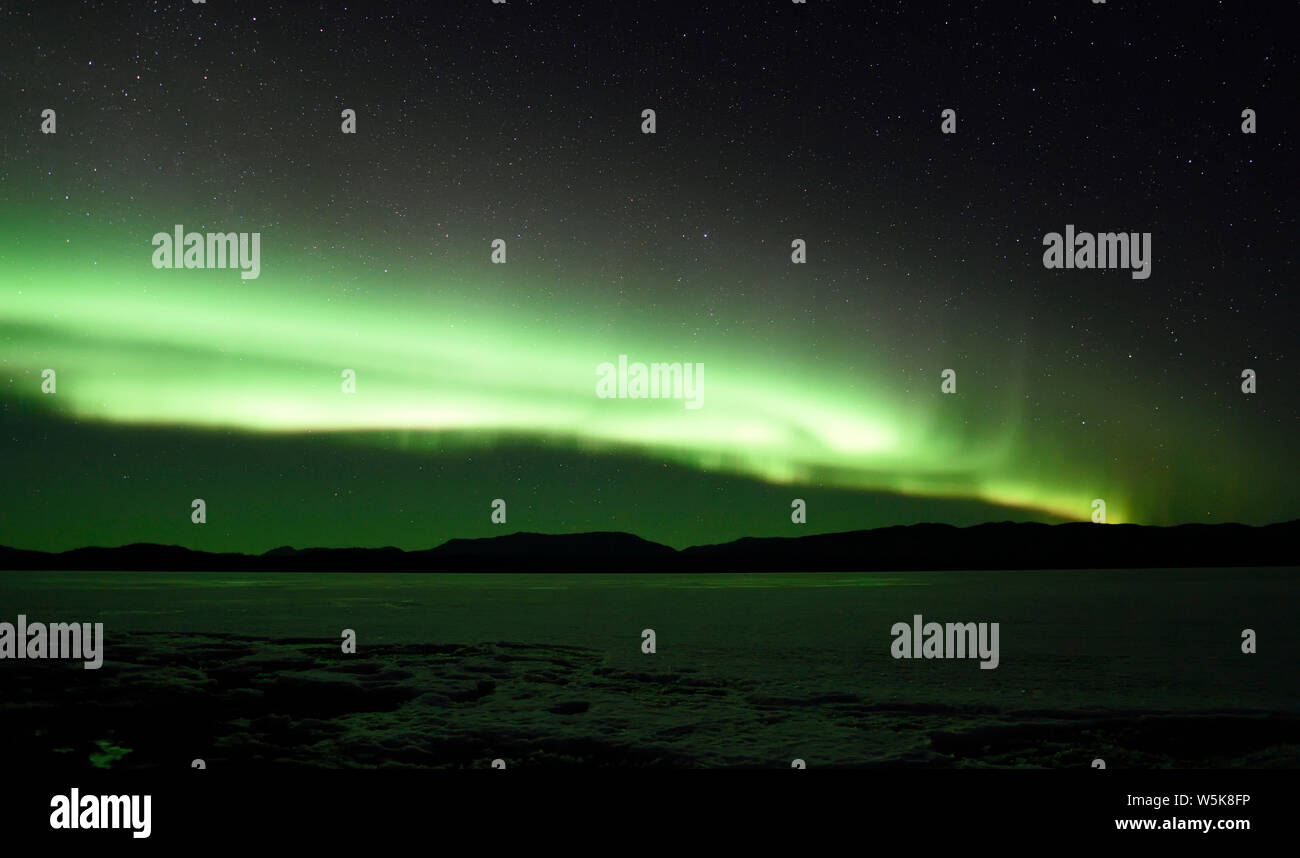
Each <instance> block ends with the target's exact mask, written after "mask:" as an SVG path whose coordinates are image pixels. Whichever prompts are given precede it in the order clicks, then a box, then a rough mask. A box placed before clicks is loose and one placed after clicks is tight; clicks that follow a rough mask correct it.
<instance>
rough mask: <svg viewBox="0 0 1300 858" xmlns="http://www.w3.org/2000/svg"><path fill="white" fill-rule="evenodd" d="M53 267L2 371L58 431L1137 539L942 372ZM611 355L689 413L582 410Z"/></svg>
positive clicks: (454, 297) (314, 292)
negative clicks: (707, 491)
mask: <svg viewBox="0 0 1300 858" xmlns="http://www.w3.org/2000/svg"><path fill="white" fill-rule="evenodd" d="M165 228H167V227H166V226H165V225H164V226H160V227H159V229H165ZM196 228H197V227H196ZM187 229H189V227H188V226H187ZM54 247H57V245H56V244H54V243H53V241H52V239H50V238H49V237H48V236H46V242H44V246H42V242H39V241H37V242H33V243H31V244H29V245H24V246H20V247H19V248H17V249H15V250H13V251H11V252H10V253H9V254H8V259H7V260H6V262H7V267H6V268H5V269H4V271H5V273H4V275H3V280H2V281H0V332H3V336H0V366H3V367H5V368H6V370H7V371H8V374H9V375H10V376H12V377H14V378H16V379H17V382H18V383H17V384H15V385H13V386H12V387H13V389H14V392H15V393H16V394H17V395H19V396H23V397H25V398H29V399H31V400H39V402H38V403H36V404H38V405H39V406H40V407H42V408H47V409H49V410H51V412H52V413H53V414H55V415H58V416H62V417H64V418H74V419H77V420H81V421H87V420H96V421H110V422H114V423H120V424H136V425H155V426H185V427H198V428H208V429H235V430H240V431H245V432H254V433H301V432H318V433H319V432H329V433H336V435H337V437H338V439H339V440H340V441H341V442H346V443H369V444H381V445H387V446H390V447H394V448H398V449H409V450H411V451H413V452H415V453H418V452H419V451H421V450H423V449H426V448H433V447H443V448H445V447H446V446H447V445H448V443H451V444H455V445H465V446H468V447H474V446H478V447H486V446H491V445H493V444H497V443H501V442H503V441H506V440H509V441H510V442H511V443H518V442H520V441H523V442H525V443H529V442H532V443H543V442H544V443H546V444H548V445H551V446H555V445H561V446H567V447H569V448H571V449H576V450H581V451H590V452H597V453H601V452H619V453H629V452H630V453H634V454H638V455H644V456H647V457H652V458H656V459H659V460H671V461H675V462H678V463H681V464H684V465H688V466H690V467H694V468H698V469H701V470H705V471H716V472H721V473H730V474H735V475H743V476H749V477H754V478H758V479H761V480H764V481H767V482H769V483H774V484H808V483H815V484H820V485H823V486H828V487H836V488H844V489H853V490H869V491H888V492H898V493H903V494H908V495H916V496H927V497H945V498H967V499H978V500H981V501H984V502H989V503H994V504H998V505H1002V506H1006V507H1010V508H1017V509H1021V510H1029V511H1034V512H1036V513H1039V514H1042V515H1047V516H1050V517H1059V518H1063V519H1073V520H1082V519H1087V517H1088V516H1089V514H1090V505H1091V502H1092V499H1093V498H1095V497H1102V498H1105V500H1106V503H1107V519H1108V521H1110V522H1112V523H1115V522H1123V521H1129V520H1132V519H1131V518H1130V517H1129V512H1130V510H1129V502H1128V498H1127V493H1126V491H1125V487H1124V485H1123V483H1122V482H1120V481H1118V480H1117V478H1116V475H1114V474H1106V473H1104V469H1101V470H1100V471H1099V472H1097V473H1092V472H1089V471H1088V470H1087V469H1086V468H1084V467H1082V466H1078V465H1071V464H1068V463H1069V461H1070V459H1069V457H1067V456H1064V455H1061V454H1060V452H1056V453H1055V454H1054V455H1053V452H1052V451H1048V452H1047V455H1049V456H1052V461H1054V462H1055V463H1056V464H1054V465H1053V467H1051V468H1050V469H1047V468H1042V467H1030V466H1028V465H1025V464H1023V462H1024V461H1025V457H1024V456H1023V453H1024V451H1025V450H1026V449H1027V447H1028V446H1030V444H1031V441H1032V439H1027V438H1025V437H1024V434H1023V427H1022V426H1020V425H1018V424H1020V423H1023V421H1017V420H1015V419H1014V415H1012V418H1013V419H1007V410H1008V408H1013V407H1014V406H1013V405H1007V404H1006V403H1003V404H1002V405H1001V406H999V407H998V408H996V409H995V410H997V411H999V412H1001V413H1000V415H999V418H998V419H997V420H990V421H983V422H981V421H978V420H976V421H972V420H970V419H965V420H955V419H954V418H953V416H952V415H953V414H954V412H953V411H952V410H951V408H950V407H949V405H948V402H949V401H952V400H956V399H958V398H959V397H960V394H959V396H958V397H947V396H942V395H941V394H940V393H939V390H938V387H939V384H938V369H937V368H936V369H935V370H934V383H933V384H929V383H928V382H927V384H926V390H925V391H924V393H922V392H919V391H917V390H916V389H914V388H913V389H909V390H903V389H900V388H899V386H898V385H896V384H887V383H883V382H880V383H875V384H873V383H872V380H871V377H874V376H871V374H867V375H868V376H871V377H867V378H864V373H863V372H861V371H860V370H859V371H857V372H853V373H848V372H845V371H843V370H839V371H837V369H836V366H835V364H834V363H831V362H826V363H823V362H821V361H818V362H817V363H816V365H814V364H813V362H812V361H810V360H803V359H800V358H799V355H800V354H801V352H800V347H799V344H798V343H796V342H788V343H781V342H779V341H774V342H769V343H762V344H758V345H755V344H754V343H752V342H750V343H744V344H737V343H728V342H726V341H725V340H722V339H713V340H709V341H704V340H703V339H700V338H696V337H694V336H692V335H691V334H689V333H684V332H683V331H682V329H681V328H680V327H678V328H676V329H674V328H672V327H669V326H667V325H665V324H663V323H662V321H660V322H650V323H646V322H640V321H638V322H636V323H630V322H629V317H630V316H631V317H636V318H653V317H652V316H640V317H638V316H637V315H636V313H630V312H629V309H628V308H627V307H626V306H624V307H621V308H614V307H610V306H605V307H602V306H600V305H598V304H597V303H595V302H590V301H589V302H585V306H582V307H581V308H580V309H577V310H574V311H573V312H572V313H568V314H566V315H564V316H563V317H562V318H561V319H560V320H559V321H556V319H555V318H554V317H552V318H548V319H545V320H541V319H539V318H537V314H536V313H529V312H528V311H527V309H526V308H519V307H516V308H515V309H514V310H507V309H502V308H501V305H500V303H499V302H494V301H491V300H466V299H465V297H464V296H463V295H459V294H457V290H448V291H446V292H443V293H441V294H439V293H437V292H436V291H435V290H433V289H431V288H430V285H429V284H430V281H431V279H432V280H436V279H437V278H436V276H434V277H433V278H431V277H430V276H429V275H428V274H424V275H421V274H419V273H417V272H413V273H403V272H398V271H394V272H393V273H392V274H387V273H385V274H383V275H375V274H374V272H371V274H370V275H368V276H371V278H372V280H373V283H368V284H367V286H368V288H365V289H353V290H345V289H337V290H332V291H330V292H329V293H328V294H326V293H324V292H323V291H322V288H321V285H320V284H321V282H322V279H323V278H330V277H331V276H333V279H334V280H335V281H337V280H338V279H339V278H338V276H337V274H333V275H332V274H331V272H330V271H328V270H324V269H323V267H322V266H321V265H319V264H318V262H317V261H311V260H309V261H307V262H305V263H303V264H301V265H295V266H294V267H293V268H292V270H289V269H287V268H286V266H284V265H283V264H281V265H275V264H271V263H270V262H269V261H268V260H269V258H270V257H269V255H268V253H267V250H268V242H267V241H266V240H265V239H264V240H263V245H262V248H263V266H262V274H261V276H260V277H259V278H258V279H255V280H248V281H244V280H241V279H240V278H239V274H238V271H237V270H234V269H229V270H192V271H175V270H161V271H158V270H154V269H153V268H152V267H151V265H150V263H149V259H150V254H151V248H150V246H149V245H148V237H147V236H145V237H142V239H141V241H140V243H139V245H138V247H136V248H131V250H132V251H134V252H126V251H125V250H123V249H122V248H121V245H120V243H119V244H116V245H112V244H111V243H108V242H105V243H104V245H103V247H102V248H101V249H102V250H103V252H102V253H100V254H94V255H93V258H86V257H85V254H84V253H82V254H73V253H71V252H67V253H64V254H63V256H62V257H61V258H59V257H57V256H56V258H54V259H51V258H50V254H51V253H56V254H57V251H54V250H52V248H54ZM485 255H486V254H485ZM493 268H500V266H493ZM315 269H321V270H315ZM492 274H494V275H495V274H496V272H492ZM570 303H572V304H574V305H575V306H576V305H577V304H578V302H576V301H575V302H570ZM485 304H486V305H488V308H485V307H484V305H485ZM615 318H617V319H618V320H619V321H618V323H615V322H614V321H613V320H614V319H615ZM620 354H626V355H628V356H629V360H631V361H644V362H647V363H649V362H652V361H681V362H683V363H685V362H698V363H702V364H703V365H704V367H705V373H704V384H703V407H702V408H700V409H698V410H691V409H687V408H685V407H684V404H683V402H682V401H681V400H672V399H664V400H646V399H640V400H628V399H600V398H598V397H597V396H596V393H595V390H596V378H597V375H596V367H597V365H599V364H600V363H602V362H605V361H616V360H617V357H618V355H620ZM791 356H794V357H791ZM45 368H53V369H55V370H56V371H57V374H58V375H57V384H58V387H57V394H56V395H55V396H42V395H41V392H40V374H41V371H42V370H43V369H45ZM345 368H348V369H352V370H354V371H355V372H356V392H355V394H352V395H344V394H343V393H342V392H341V386H340V385H341V373H342V371H343V369H345ZM887 377H888V376H887V374H886V373H885V372H883V371H882V372H881V373H880V374H879V378H881V379H884V378H887ZM1013 393H1014V392H1011V393H1009V394H1008V395H1007V396H1006V399H1007V401H1008V402H1013V401H1014V396H1013ZM968 395H969V394H968ZM985 395H987V394H985ZM985 407H987V406H985ZM954 426H960V431H957V430H955V429H954ZM1032 443H1034V444H1041V443H1042V442H1041V441H1033V442H1032ZM1039 458H1040V459H1041V458H1042V457H1039ZM1108 480H1109V482H1108Z"/></svg>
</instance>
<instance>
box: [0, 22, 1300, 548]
mask: <svg viewBox="0 0 1300 858" xmlns="http://www.w3.org/2000/svg"><path fill="white" fill-rule="evenodd" d="M1288 5H1289V4H1269V3H1258V4H1242V3H1234V4H1223V5H1221V4H1208V3H1207V4H1202V3H1179V4H1164V3H1160V4H1149V3H1142V4H1139V3H1131V2H1120V0H1112V2H1110V3H1107V4H1101V5H1098V4H1093V3H1091V2H1088V0H1077V2H1061V3H1033V4H1013V3H996V4H995V3H971V2H963V3H955V4H941V3H938V2H933V3H931V2H925V3H920V2H912V3H883V2H882V3H872V2H861V3H857V2H831V0H809V2H808V3H807V4H803V5H796V4H792V3H790V2H786V0H747V2H735V3H728V2H676V3H649V2H647V3H631V2H626V3H624V2H618V3H607V2H601V3H594V2H558V0H555V2H534V3H529V2H524V0H509V2H508V3H506V4H504V5H496V4H492V3H491V2H489V0H439V2H432V3H409V4H395V3H384V2H370V0H368V2H357V3H351V4H349V5H348V6H343V5H334V4H316V3H283V4H276V3H271V4H267V3H250V2H238V3H235V2H223V0H211V2H208V3H206V4H202V5H195V4H192V3H190V2H189V0H183V2H182V0H171V2H160V3H153V4H150V3H134V2H131V3H108V2H103V3H62V2H46V3H39V4H37V3H20V4H6V6H5V8H4V9H3V10H2V11H0V22H2V24H3V26H2V32H3V36H0V44H3V47H4V50H3V56H0V118H2V119H3V124H2V125H0V155H2V156H3V169H2V170H0V544H6V545H14V546H18V547H23V548H39V549H49V550H55V549H66V548H72V547H77V546H82V545H92V544H98V545H119V544H125V543H130V542H137V541H149V542H164V543H175V544H181V545H187V546H190V547H194V548H202V549H208V550H235V551H250V552H259V551H263V550H266V549H269V548H272V547H275V546H278V545H284V544H292V545H296V546H299V547H303V546H309V545H320V546H345V545H356V546H381V545H396V546H399V547H403V548H424V547H429V546H431V545H436V544H438V543H440V542H442V541H443V540H445V539H448V538H451V537H456V536H488V535H494V534H499V533H502V532H511V531H515V530H529V531H540V532H571V531H584V530H626V531H629V532H633V533H636V534H638V535H640V536H643V537H645V538H647V539H653V540H657V541H661V542H664V543H667V544H671V545H675V546H679V547H680V546H685V545H689V544H699V543H706V542H719V541H724V540H729V539H734V538H737V537H740V536H746V535H754V536H763V535H800V534H805V533H815V532H823V531H835V530H847V529H856V528H866V527H878V526H884V525H890V524H906V523H913V522H920V521H945V522H951V523H953V524H959V525H968V524H974V523H978V522H982V521H990V520H996V521H1000V520H1006V519H1011V520H1037V521H1051V522H1055V521H1064V520H1088V519H1089V517H1090V515H1091V513H1092V506H1091V505H1092V501H1093V499H1094V498H1101V499H1104V500H1105V501H1106V504H1107V519H1108V521H1110V522H1112V523H1115V522H1135V523H1143V524H1160V525H1168V524H1177V523H1182V522H1192V521H1196V522H1223V521H1241V522H1246V523H1251V524H1265V523H1270V522H1275V521H1283V520H1288V519H1292V518H1295V517H1297V514H1298V513H1300V488H1298V487H1297V480H1296V468H1295V461H1296V458H1295V450H1296V443H1295V438H1296V433H1297V428H1298V427H1297V423H1298V420H1297V418H1298V417H1300V394H1298V393H1297V390H1296V374H1295V349H1294V344H1295V336H1296V327H1297V321H1298V320H1300V313H1298V312H1297V310H1298V307H1297V301H1296V297H1295V292H1294V288H1293V287H1294V285H1295V280H1296V272H1295V263H1294V251H1295V246H1296V244H1295V239H1294V231H1295V224H1294V211H1295V208H1294V203H1295V199H1296V194H1295V188H1296V183H1295V174H1294V168H1295V162H1294V158H1293V157H1292V148H1291V145H1290V138H1293V136H1294V133H1295V130H1294V120H1293V118H1292V117H1293V116H1294V115H1295V112H1296V110H1297V106H1298V105H1297V103H1296V97H1295V93H1296V87H1295V82H1296V79H1297V76H1296V69H1295V62H1294V55H1293V53H1292V48H1291V43H1292V42H1293V33H1294V31H1293V28H1292V27H1291V26H1290V25H1289V24H1284V22H1283V21H1282V20H1280V19H1273V18H1270V17H1269V16H1271V15H1278V14H1281V10H1282V9H1284V8H1286V7H1287V6H1288ZM46 108H50V109H53V110H55V111H56V114H57V130H56V133H53V134H44V133H42V132H41V122H42V119H41V112H42V110H44V109H46ZM647 108H650V109H653V110H654V111H656V114H657V115H656V121H657V130H656V133H654V134H643V133H642V111H643V110H645V109H647ZM947 108H951V109H953V110H955V111H956V122H957V126H956V127H957V131H956V133H955V134H943V133H941V130H940V124H941V115H940V114H941V111H943V110H944V109H947ZM1246 108H1250V109H1253V110H1254V111H1255V112H1256V114H1257V122H1258V131H1257V133H1255V134H1244V133H1242V130H1241V125H1242V118H1241V114H1242V111H1243V110H1244V109H1246ZM344 109H352V110H355V111H356V115H357V123H356V127H357V133H356V134H343V133H341V131H340V125H341V122H342V119H341V116H340V114H341V112H342V111H343V110H344ZM176 224H183V225H184V228H185V230H186V231H187V232H188V231H198V232H201V233H207V232H250V233H251V232H259V233H260V234H261V244H260V265H261V272H260V276H259V277H257V278H256V279H243V278H241V277H240V273H239V271H238V270H237V269H219V270H185V269H182V270H174V269H172V270H168V269H162V270H158V269H155V268H154V267H153V265H152V262H151V259H152V257H153V253H154V247H153V245H152V244H151V238H152V236H153V235H154V234H155V233H157V232H167V233H170V232H171V231H172V230H173V227H174V225H176ZM1067 224H1073V225H1074V226H1075V228H1076V229H1077V230H1078V231H1081V232H1082V231H1088V232H1136V233H1147V232H1149V233H1151V245H1152V253H1153V260H1152V268H1151V276H1150V277H1149V278H1148V279H1144V280H1140V279H1133V278H1132V277H1131V276H1130V272H1129V271H1128V270H1126V269H1125V270H1048V269H1046V268H1045V267H1044V264H1043V253H1044V247H1043V237H1044V235H1046V234H1047V233H1049V232H1063V231H1064V230H1065V229H1066V226H1067ZM497 238H501V239H504V240H505V241H506V245H507V262H506V263H505V264H493V263H492V261H491V252H492V247H491V243H492V241H493V239H497ZM795 239H803V240H805V241H806V242H807V263H806V264H794V263H793V262H792V261H791V252H792V251H791V242H792V241H793V240H795ZM619 355H627V356H628V359H629V360H630V361H644V362H652V361H665V362H673V361H680V362H683V363H700V364H703V366H704V368H705V369H704V377H703V387H702V400H701V401H702V407H700V408H698V409H691V408H686V407H684V402H683V401H682V400H681V399H659V400H652V399H617V398H615V399H601V398H598V397H597V396H596V381H597V379H598V376H597V373H596V369H597V367H598V366H599V365H600V364H602V363H604V362H615V361H617V360H618V357H619ZM47 368H52V369H54V370H56V373H57V389H56V392H55V393H53V394H44V393H42V389H41V388H42V371H43V370H44V369H47ZM344 369H353V370H354V371H355V373H356V392H355V393H352V394H345V393H343V392H342V390H341V387H340V385H341V373H342V371H343V370H344ZM945 369H953V370H954V371H955V372H956V390H957V392H956V393H955V394H944V393H942V392H941V389H940V385H941V381H942V379H941V373H942V372H943V370H945ZM1244 369H1252V370H1254V371H1255V373H1256V374H1257V384H1258V391H1257V392H1256V393H1254V394H1246V393H1243V392H1242V389H1241V385H1242V371H1243V370H1244ZM194 498H203V499H204V500H205V501H206V502H207V507H208V521H207V523H206V524H203V525H196V524H193V523H191V520H190V502H191V500H192V499H194ZM494 498H502V499H504V500H505V501H506V502H507V508H508V520H507V524H505V525H494V524H492V523H491V521H490V519H489V515H490V512H491V509H490V504H491V502H492V500H493V499H494ZM794 498H803V499H805V500H806V501H807V504H808V522H807V524H806V525H797V524H793V523H792V522H791V519H790V511H791V506H790V505H791V500H792V499H794Z"/></svg>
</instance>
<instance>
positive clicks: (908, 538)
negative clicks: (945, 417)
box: [0, 519, 1300, 572]
mask: <svg viewBox="0 0 1300 858" xmlns="http://www.w3.org/2000/svg"><path fill="white" fill-rule="evenodd" d="M941 532H942V533H943V534H944V535H945V536H946V537H947V538H936V537H938V535H939V533H941ZM1230 533H1231V534H1235V538H1231V537H1230ZM1221 537H1222V538H1221ZM1297 545H1300V519H1292V520H1290V521H1285V522H1275V523H1273V524H1266V525H1248V524H1240V523H1234V522H1224V523H1202V522H1189V523H1185V524H1176V525H1143V524H1114V525H1109V526H1106V527H1100V528H1097V527H1093V523H1092V522H1063V523H1058V524H1047V523H1043V522H1032V521H1031V522H1013V521H1001V522H984V523H982V524H975V525H968V526H965V527H959V526H957V525H952V524H944V523H939V522H922V523H917V524H896V525H889V526H886V527H879V528H870V529H865V530H850V531H838V532H831V533H815V534H808V535H803V536H745V537H740V538H738V539H734V540H730V541H728V542H723V543H712V544H705V545H694V546H689V547H687V548H682V549H677V548H673V547H671V546H668V545H663V544H661V543H658V542H653V541H651V540H647V539H644V538H643V537H640V536H637V535H636V534H632V533H627V532H624V531H583V532H577V533H549V534H548V533H537V532H532V531H515V532H512V533H509V534H502V535H499V536H484V537H454V538H451V539H448V540H446V541H445V542H443V543H441V544H439V545H437V546H434V547H431V548H424V549H415V550H406V549H402V548H397V547H395V546H383V547H379V548H361V547H351V548H320V547H312V548H294V547H292V546H288V545H285V546H279V547H277V548H272V549H269V550H267V551H264V552H262V553H260V554H246V553H242V552H214V551H205V550H201V549H193V548H187V547H185V546H181V545H163V544H160V543H152V542H135V543H129V544H126V545H121V546H116V547H103V546H86V547H82V548H71V549H66V550H63V551H57V552H51V551H41V550H34V549H22V548H14V547H9V546H0V569H4V570H17V569H26V570H40V569H64V570H73V569H76V570H79V571H124V570H128V569H134V570H138V571H159V570H165V571H181V572H183V571H220V570H224V571H321V572H325V571H356V572H361V571H374V572H380V571H403V572H413V571H548V572H549V571H555V572H559V571H602V570H603V571H610V572H617V571H669V572H671V571H684V572H685V571H719V572H721V571H774V570H776V569H785V570H793V569H800V570H806V571H880V570H884V569H892V570H916V569H936V570H937V569H993V568H999V569H1001V568H1007V569H1058V568H1163V567H1220V566H1293V565H1300V557H1297V554H1296V549H1295V546H1297ZM503 566H505V567H508V568H502V567H503Z"/></svg>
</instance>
